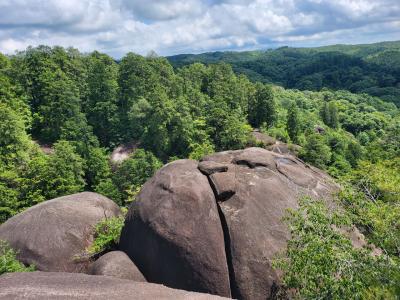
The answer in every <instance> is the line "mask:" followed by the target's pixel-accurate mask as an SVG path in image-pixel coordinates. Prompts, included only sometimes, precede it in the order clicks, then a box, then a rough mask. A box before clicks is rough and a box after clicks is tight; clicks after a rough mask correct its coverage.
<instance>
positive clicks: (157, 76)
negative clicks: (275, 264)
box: [0, 43, 400, 299]
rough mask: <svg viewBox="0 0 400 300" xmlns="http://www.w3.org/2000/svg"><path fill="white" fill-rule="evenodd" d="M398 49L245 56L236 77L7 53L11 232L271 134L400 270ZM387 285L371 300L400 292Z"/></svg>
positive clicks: (2, 84)
mask: <svg viewBox="0 0 400 300" xmlns="http://www.w3.org/2000/svg"><path fill="white" fill-rule="evenodd" d="M396 45H398V44H396V43H394V44H382V46H379V45H375V46H374V47H375V48H376V51H375V50H374V51H373V50H371V49H372V48H371V47H372V46H371V47H365V48H363V47H355V48H354V49H353V48H351V47H339V46H338V47H328V48H321V49H313V50H310V49H308V50H307V49H303V50H301V49H290V48H284V49H278V50H274V51H267V52H254V53H253V52H251V53H247V54H245V55H247V56H249V57H247V58H241V56H240V55H239V54H238V58H237V59H236V58H234V57H235V55H236V54H232V58H229V63H232V65H233V67H231V66H230V65H229V64H224V63H218V64H208V63H209V62H214V60H213V59H210V60H207V61H206V62H207V65H203V64H200V63H193V64H188V65H184V64H186V63H187V62H189V61H192V58H190V59H187V60H186V61H184V63H183V64H182V63H181V62H179V64H180V65H181V67H179V68H177V69H174V68H173V66H172V65H171V64H170V63H169V62H168V60H167V59H165V58H160V57H154V56H151V57H142V56H139V55H136V54H133V53H128V54H127V55H125V56H124V57H123V58H122V60H121V61H119V62H118V63H117V62H116V61H115V60H114V59H113V58H111V57H110V56H108V55H106V54H102V53H99V52H93V53H90V54H82V53H80V52H79V51H78V50H76V49H72V48H68V49H63V48H61V47H54V48H50V47H46V46H40V47H37V48H28V49H27V50H26V51H23V52H19V53H17V54H15V55H11V56H5V55H1V54H0V223H1V222H4V221H5V220H7V219H8V218H10V217H11V216H13V215H15V214H17V213H18V212H21V211H22V210H24V209H26V208H28V207H30V206H32V205H34V204H37V203H39V202H42V201H45V200H48V199H51V198H55V197H58V196H62V195H67V194H71V193H75V192H79V191H84V190H90V191H96V192H99V193H101V194H103V195H106V196H108V197H110V198H111V199H113V200H114V201H115V202H117V203H118V204H119V205H121V206H126V205H127V204H128V203H129V202H130V201H133V200H134V197H135V195H136V193H137V192H138V190H139V189H140V187H141V185H142V184H143V183H144V182H145V181H146V180H147V179H148V178H149V177H151V176H152V174H153V173H154V172H155V171H156V170H157V169H158V168H160V167H161V166H162V165H163V164H164V163H167V162H168V161H172V160H175V159H178V158H194V159H199V158H201V157H202V156H204V155H206V154H209V153H212V152H215V151H220V150H227V149H240V148H244V147H246V146H255V145H258V144H257V142H256V141H255V140H254V138H253V137H252V135H251V131H252V129H253V128H258V129H260V130H261V131H262V132H264V133H266V134H268V135H270V136H273V137H276V138H277V139H279V140H280V141H282V142H285V143H289V144H292V143H293V144H297V145H300V146H301V150H300V153H299V155H300V157H301V158H302V159H303V160H305V161H307V162H309V163H310V164H312V165H315V166H317V167H319V168H322V169H324V170H326V171H327V172H328V173H329V174H331V175H332V176H333V177H335V178H336V179H337V180H338V182H340V183H341V184H342V186H343V190H342V192H341V195H340V201H342V204H343V206H344V207H346V208H347V210H346V211H347V213H348V216H349V218H350V219H351V223H352V224H356V225H358V226H359V228H361V229H362V231H363V232H364V233H365V235H366V236H367V238H368V240H369V241H370V242H372V243H374V244H375V245H376V246H378V247H380V248H381V249H383V250H384V253H385V255H386V256H387V258H388V259H389V260H390V261H391V264H392V265H394V266H396V264H397V263H398V259H399V255H400V172H399V169H400V110H399V109H398V108H397V107H396V105H395V104H394V103H397V104H399V103H400V94H399V86H398V85H399V80H400V74H399V70H400V69H399V64H394V63H392V62H391V60H392V59H395V58H396V57H397V59H398V58H399V53H400V52H398V48H397V46H396ZM392 46H393V47H392ZM391 47H392V48H393V49H391ZM332 51H337V52H332ZM389 54H390V55H389ZM224 55H227V56H228V57H229V55H230V54H222V56H224ZM349 55H350V56H349ZM391 55H392V56H391ZM204 57H205V58H207V56H204ZM210 57H213V56H212V55H211V56H210ZM290 57H292V59H290ZM193 59H194V60H196V59H195V58H193ZM215 60H216V61H220V60H225V59H223V58H217V59H215ZM271 61H272V62H271ZM174 63H175V62H174ZM183 65H184V66H183ZM271 65H273V66H274V67H271ZM246 66H247V67H246ZM256 66H258V67H257V68H259V69H257V68H256ZM234 70H236V71H238V70H239V72H240V73H245V74H247V75H249V76H250V78H251V79H253V80H258V79H261V81H262V82H254V81H251V80H249V79H248V77H247V76H246V75H243V74H241V75H236V74H235V73H234ZM307 70H309V71H307ZM353 75H354V77H351V78H349V80H344V76H353ZM265 82H274V83H279V84H282V85H283V86H284V87H290V88H292V87H295V88H299V89H301V90H295V89H285V88H284V87H280V86H278V85H271V84H266V83H265ZM317 82H318V85H317V84H316V83H317ZM396 85H397V86H396ZM344 89H349V90H350V91H346V90H344ZM302 90H304V91H302ZM309 90H316V91H309ZM351 91H353V92H357V93H352V92H351ZM361 92H363V93H361ZM372 94H376V95H382V98H378V97H375V96H372ZM133 142H134V143H135V144H137V145H139V148H138V149H137V150H136V151H135V152H134V153H133V154H132V155H131V156H130V158H129V159H127V160H125V161H123V162H121V163H119V164H111V163H110V159H109V155H110V153H111V151H112V150H113V149H114V148H115V147H116V146H118V145H120V144H124V143H133ZM317 212H319V211H317ZM298 218H300V216H298V217H297V219H296V220H298ZM323 220H325V219H323ZM299 222H300V221H299ZM324 222H325V221H324ZM324 224H326V223H324ZM328 227H329V226H328ZM329 228H330V227H329ZM329 228H328V229H329ZM328 229H327V230H328ZM343 249H344V250H343V251H346V250H345V249H347V248H343ZM349 251H350V250H349ZM294 252H295V253H299V252H298V251H294ZM305 255H306V254H305ZM303 258H304V257H303ZM303 258H302V259H303ZM364 258H365V257H364ZM352 259H356V258H354V257H353V258H352ZM398 266H399V265H397V268H398ZM391 270H392V269H391ZM394 270H396V268H394ZM326 271H327V272H329V270H326ZM393 272H394V273H395V271H393ZM398 273H399V272H398V269H397V275H393V277H391V279H390V280H392V281H393V280H395V277H394V276H398ZM293 276H294V275H293ZM332 278H334V277H332ZM316 280H317V281H318V279H316ZM357 280H359V281H360V282H361V283H362V280H363V279H362V278H361V279H357ZM388 280H389V279H388ZM390 280H389V281H390ZM291 283H292V284H293V281H292V282H290V281H288V285H289V286H290V284H291ZM361 283H360V284H361ZM391 283H392V282H391ZM329 284H331V285H332V286H333V283H330V282H328V283H327V285H329ZM335 284H337V283H335ZM294 286H295V285H294ZM360 286H361V285H360ZM382 286H383V287H382V289H381V290H379V291H378V292H377V291H372V292H371V293H372V294H371V295H376V293H378V294H379V293H381V295H383V296H382V297H383V298H385V297H386V296H387V295H392V296H393V295H395V294H396V293H398V292H399V291H398V290H393V288H392V287H393V285H390V284H388V286H389V287H388V288H387V289H386V285H384V284H382ZM295 287H297V288H298V286H295ZM308 288H309V289H311V290H310V291H309V290H307V293H311V294H312V293H313V292H315V291H313V290H312V288H311V287H310V286H308ZM375 292H376V293H375ZM307 295H309V294H307ZM335 295H338V294H335ZM393 297H394V296H393ZM383 298H382V299H383ZM331 299H336V297H332V298H331Z"/></svg>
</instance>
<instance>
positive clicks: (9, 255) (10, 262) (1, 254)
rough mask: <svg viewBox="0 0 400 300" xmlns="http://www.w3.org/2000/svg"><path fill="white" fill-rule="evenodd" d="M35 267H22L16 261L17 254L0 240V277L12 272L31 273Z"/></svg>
mask: <svg viewBox="0 0 400 300" xmlns="http://www.w3.org/2000/svg"><path fill="white" fill-rule="evenodd" d="M34 270H35V266H33V265H31V266H29V267H26V266H24V264H23V263H21V262H20V261H18V260H17V252H16V251H14V249H12V248H11V247H10V246H9V245H8V243H7V242H5V241H2V240H0V275H2V274H4V273H12V272H32V271H34Z"/></svg>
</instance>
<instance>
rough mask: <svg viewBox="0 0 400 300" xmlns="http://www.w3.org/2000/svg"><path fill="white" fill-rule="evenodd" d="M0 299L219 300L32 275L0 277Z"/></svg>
mask: <svg viewBox="0 0 400 300" xmlns="http://www.w3.org/2000/svg"><path fill="white" fill-rule="evenodd" d="M0 299H30V300H42V299H65V300H67V299H81V300H110V299H118V300H132V299H138V300H147V299H149V300H153V299H157V300H183V299H190V300H192V299H194V300H214V299H215V300H217V299H223V298H221V297H218V296H211V295H206V294H199V293H193V292H187V291H183V290H174V289H171V288H167V287H165V286H163V285H158V284H152V283H145V282H133V281H131V280H124V279H119V278H114V277H108V276H93V275H86V274H76V273H75V274H74V273H47V272H32V273H10V274H5V275H2V276H0Z"/></svg>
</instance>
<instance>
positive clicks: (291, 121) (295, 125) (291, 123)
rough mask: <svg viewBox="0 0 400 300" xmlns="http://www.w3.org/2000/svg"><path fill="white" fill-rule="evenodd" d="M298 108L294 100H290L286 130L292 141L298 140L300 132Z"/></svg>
mask: <svg viewBox="0 0 400 300" xmlns="http://www.w3.org/2000/svg"><path fill="white" fill-rule="evenodd" d="M299 123H300V121H299V109H298V108H297V105H296V103H295V102H292V103H291V104H290V106H289V109H288V114H287V121H286V130H287V132H288V134H289V137H290V140H291V141H292V142H293V143H297V142H298V138H299V133H300V124H299Z"/></svg>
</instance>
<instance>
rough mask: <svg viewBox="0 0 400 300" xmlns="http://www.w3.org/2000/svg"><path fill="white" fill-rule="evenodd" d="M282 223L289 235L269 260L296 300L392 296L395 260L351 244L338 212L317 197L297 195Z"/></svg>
mask: <svg viewBox="0 0 400 300" xmlns="http://www.w3.org/2000/svg"><path fill="white" fill-rule="evenodd" d="M286 221H287V223H288V225H289V228H290V233H291V239H290V240H289V242H288V246H287V251H286V253H285V254H284V255H283V256H282V257H281V258H279V259H277V260H276V261H275V267H277V268H279V269H281V270H282V271H283V272H284V276H283V283H284V290H283V291H281V292H286V293H289V294H292V296H295V298H299V299H365V297H367V296H368V297H369V296H372V295H374V294H377V293H381V292H384V293H387V294H388V295H391V296H392V297H394V296H395V293H396V291H395V289H396V279H395V278H396V277H395V276H398V275H399V274H400V269H399V266H400V265H398V264H396V262H395V261H393V260H391V259H389V258H387V257H384V256H373V255H371V253H370V252H371V250H370V249H367V248H354V247H353V246H352V243H351V241H350V239H349V238H348V237H347V236H346V234H344V233H342V232H343V230H339V228H343V229H345V230H346V228H347V230H351V229H350V228H351V227H350V225H351V223H350V218H348V217H347V216H346V214H345V212H344V211H332V210H329V209H328V208H327V207H326V206H325V204H324V202H322V201H320V200H312V199H308V198H305V199H302V200H301V201H300V208H299V209H298V210H297V211H294V210H291V211H289V212H288V215H287V218H286Z"/></svg>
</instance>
